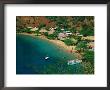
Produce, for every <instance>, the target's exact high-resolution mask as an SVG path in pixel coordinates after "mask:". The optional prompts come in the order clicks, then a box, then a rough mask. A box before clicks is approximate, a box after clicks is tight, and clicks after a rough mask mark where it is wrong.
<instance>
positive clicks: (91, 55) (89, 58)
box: [83, 50, 94, 64]
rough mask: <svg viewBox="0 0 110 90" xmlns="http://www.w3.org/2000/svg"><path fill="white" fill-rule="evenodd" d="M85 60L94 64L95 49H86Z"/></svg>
mask: <svg viewBox="0 0 110 90" xmlns="http://www.w3.org/2000/svg"><path fill="white" fill-rule="evenodd" d="M83 60H84V61H87V62H90V63H91V64H94V51H89V50H87V51H85V52H84V54H83Z"/></svg>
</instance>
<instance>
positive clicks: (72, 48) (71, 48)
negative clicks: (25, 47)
mask: <svg viewBox="0 0 110 90" xmlns="http://www.w3.org/2000/svg"><path fill="white" fill-rule="evenodd" d="M16 34H22V35H28V36H32V37H38V38H41V39H44V40H47V41H49V42H52V43H53V44H55V45H57V46H59V47H61V48H62V49H64V50H65V51H66V52H68V53H72V54H75V56H76V58H81V56H80V54H79V53H76V50H75V46H67V45H66V44H65V43H64V42H62V41H60V40H50V39H47V38H46V37H45V36H43V35H42V36H35V35H36V34H28V33H16Z"/></svg>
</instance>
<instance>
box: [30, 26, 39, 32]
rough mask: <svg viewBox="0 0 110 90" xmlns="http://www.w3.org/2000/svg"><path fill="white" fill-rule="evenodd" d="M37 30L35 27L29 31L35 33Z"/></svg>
mask: <svg viewBox="0 0 110 90" xmlns="http://www.w3.org/2000/svg"><path fill="white" fill-rule="evenodd" d="M38 29H39V28H36V27H34V28H31V31H33V32H34V31H36V30H38Z"/></svg>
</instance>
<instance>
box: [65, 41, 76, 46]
mask: <svg viewBox="0 0 110 90" xmlns="http://www.w3.org/2000/svg"><path fill="white" fill-rule="evenodd" d="M64 43H65V44H66V45H68V46H71V45H73V44H74V42H73V41H72V40H71V39H65V40H64Z"/></svg>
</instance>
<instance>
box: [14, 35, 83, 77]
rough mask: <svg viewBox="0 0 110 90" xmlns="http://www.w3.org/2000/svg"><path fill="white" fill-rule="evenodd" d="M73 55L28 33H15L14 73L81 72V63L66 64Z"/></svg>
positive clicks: (50, 73)
mask: <svg viewBox="0 0 110 90" xmlns="http://www.w3.org/2000/svg"><path fill="white" fill-rule="evenodd" d="M74 59H75V55H74V54H73V53H69V52H67V51H66V50H65V49H64V48H62V47H59V46H57V45H56V44H54V43H52V42H50V41H48V40H45V39H41V38H39V37H37V36H36V37H32V36H29V35H21V34H17V35H16V74H17V75H18V74H27V75H28V74H33V75H34V74H36V75H39V74H42V75H47V74H48V75H52V74H83V73H84V70H83V66H82V65H81V63H79V64H74V65H68V64H67V62H68V60H74Z"/></svg>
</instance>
